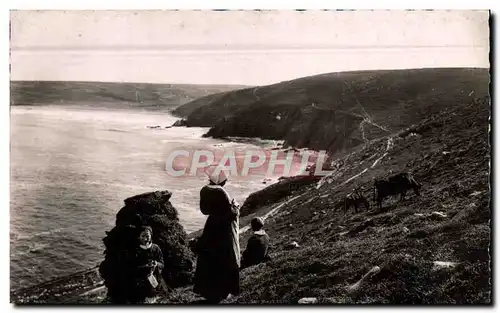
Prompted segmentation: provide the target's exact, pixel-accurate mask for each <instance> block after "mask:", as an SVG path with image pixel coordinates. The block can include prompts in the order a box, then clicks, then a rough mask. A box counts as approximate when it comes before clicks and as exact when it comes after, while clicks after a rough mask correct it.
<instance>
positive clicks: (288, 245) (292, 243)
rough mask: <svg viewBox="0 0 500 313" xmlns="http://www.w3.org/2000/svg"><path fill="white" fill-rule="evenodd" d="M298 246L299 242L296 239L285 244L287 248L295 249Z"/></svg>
mask: <svg viewBox="0 0 500 313" xmlns="http://www.w3.org/2000/svg"><path fill="white" fill-rule="evenodd" d="M298 247H300V246H299V244H298V243H297V242H296V241H292V242H290V243H289V244H287V245H286V248H287V249H296V248H298Z"/></svg>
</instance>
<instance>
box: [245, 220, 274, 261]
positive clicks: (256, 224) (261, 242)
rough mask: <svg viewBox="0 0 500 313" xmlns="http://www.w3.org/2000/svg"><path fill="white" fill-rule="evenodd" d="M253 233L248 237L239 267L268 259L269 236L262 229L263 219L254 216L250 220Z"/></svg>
mask: <svg viewBox="0 0 500 313" xmlns="http://www.w3.org/2000/svg"><path fill="white" fill-rule="evenodd" d="M251 226H252V230H253V235H252V237H250V239H248V243H247V248H246V249H245V251H244V252H243V255H242V260H241V269H243V268H246V267H249V266H252V265H256V264H259V263H262V262H266V261H269V260H270V259H271V258H270V257H269V236H268V235H267V234H266V232H265V231H264V221H263V220H262V219H261V218H260V217H255V218H253V219H252V221H251Z"/></svg>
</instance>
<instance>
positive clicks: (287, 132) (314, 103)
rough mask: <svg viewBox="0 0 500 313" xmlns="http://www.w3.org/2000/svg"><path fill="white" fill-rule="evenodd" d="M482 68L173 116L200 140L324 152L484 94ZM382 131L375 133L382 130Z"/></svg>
mask: <svg viewBox="0 0 500 313" xmlns="http://www.w3.org/2000/svg"><path fill="white" fill-rule="evenodd" d="M488 83H489V74H488V70H487V69H475V68H439V69H409V70H387V71H359V72H342V73H331V74H324V75H317V76H311V77H305V78H301V79H296V80H292V81H288V82H282V83H278V84H274V85H269V86H263V87H256V88H247V89H241V90H236V91H232V92H225V93H219V94H214V95H210V96H207V97H203V98H200V99H197V100H195V101H193V102H190V103H187V104H185V105H183V106H181V107H179V108H177V109H176V110H174V111H173V112H174V114H177V115H183V116H187V124H188V125H189V126H205V127H207V126H210V127H212V128H211V129H210V131H209V132H208V133H207V136H213V137H227V136H242V137H261V138H265V139H278V140H285V144H287V145H292V146H295V147H299V148H301V147H308V148H312V149H316V150H322V149H325V150H328V151H330V152H332V153H334V152H337V151H343V150H346V149H348V148H351V147H355V146H357V145H359V144H361V143H365V142H368V141H369V140H372V139H375V138H380V137H383V136H386V135H387V134H389V133H392V132H394V131H398V130H401V129H402V128H404V127H407V126H408V125H411V124H414V123H418V122H420V121H421V120H423V119H424V118H426V117H428V116H429V115H432V114H434V113H437V112H439V111H441V110H443V109H446V108H449V107H452V106H457V105H462V104H464V103H466V102H468V101H470V100H471V99H472V98H473V97H475V96H479V97H481V96H484V95H487V94H488ZM382 125H383V126H382Z"/></svg>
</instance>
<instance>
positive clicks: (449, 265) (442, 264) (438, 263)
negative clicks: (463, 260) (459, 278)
mask: <svg viewBox="0 0 500 313" xmlns="http://www.w3.org/2000/svg"><path fill="white" fill-rule="evenodd" d="M433 264H434V266H433V267H432V269H433V270H434V271H436V270H440V269H443V268H447V269H449V268H454V267H455V266H457V264H458V263H457V262H446V261H434V262H433Z"/></svg>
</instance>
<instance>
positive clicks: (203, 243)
mask: <svg viewBox="0 0 500 313" xmlns="http://www.w3.org/2000/svg"><path fill="white" fill-rule="evenodd" d="M209 179H210V181H209V184H208V185H206V186H204V187H203V188H202V189H201V191H200V209H201V212H202V213H203V214H205V215H208V218H207V221H206V223H205V228H204V229H203V234H202V235H201V237H200V239H199V241H198V260H197V264H196V274H195V285H194V292H195V293H197V294H199V295H201V296H202V297H204V298H205V299H207V301H208V302H210V303H219V302H220V301H221V300H224V299H226V298H227V297H228V296H229V295H230V294H231V295H238V294H239V292H240V282H239V280H240V276H239V267H240V244H239V206H238V204H237V203H236V202H235V200H234V199H233V198H231V197H230V196H229V194H228V193H227V191H226V190H225V189H224V188H223V187H224V185H225V183H226V181H227V177H226V175H225V174H224V172H222V171H221V172H220V174H218V175H213V174H211V175H209Z"/></svg>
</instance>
